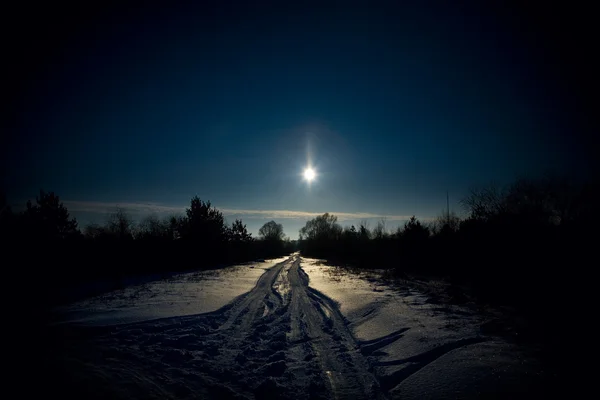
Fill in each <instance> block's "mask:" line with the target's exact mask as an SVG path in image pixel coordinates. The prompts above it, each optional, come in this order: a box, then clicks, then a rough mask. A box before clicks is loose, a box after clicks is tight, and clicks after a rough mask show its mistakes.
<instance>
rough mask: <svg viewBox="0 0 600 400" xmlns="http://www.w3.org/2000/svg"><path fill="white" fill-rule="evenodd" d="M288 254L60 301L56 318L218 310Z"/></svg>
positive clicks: (109, 320) (110, 321) (128, 319)
mask: <svg viewBox="0 0 600 400" xmlns="http://www.w3.org/2000/svg"><path fill="white" fill-rule="evenodd" d="M286 259H287V257H284V258H278V259H272V260H265V261H263V262H254V263H246V264H241V265H234V266H230V267H226V268H220V269H214V270H205V271H196V272H187V273H181V274H177V275H174V276H172V277H170V278H168V279H162V280H154V281H150V282H143V283H140V284H133V285H130V286H127V287H125V288H123V289H120V290H115V291H112V292H109V293H105V294H102V295H99V296H95V297H92V298H89V299H85V300H81V301H78V302H76V303H73V304H69V305H66V306H62V307H57V308H56V309H55V310H54V314H55V322H57V323H58V322H61V323H65V322H68V323H77V324H82V325H116V324H123V323H132V322H139V321H146V320H152V319H157V318H167V317H176V316H185V315H193V314H202V313H207V312H211V311H215V310H217V309H219V308H221V307H223V306H224V305H225V304H227V303H229V302H230V301H232V300H233V299H234V298H236V297H237V296H239V295H241V294H244V293H247V292H249V291H250V290H251V289H252V288H253V287H254V286H255V285H256V281H257V280H258V278H260V276H261V275H262V274H263V273H264V272H265V270H267V269H269V268H271V267H273V265H275V264H277V263H279V262H282V261H284V260H286Z"/></svg>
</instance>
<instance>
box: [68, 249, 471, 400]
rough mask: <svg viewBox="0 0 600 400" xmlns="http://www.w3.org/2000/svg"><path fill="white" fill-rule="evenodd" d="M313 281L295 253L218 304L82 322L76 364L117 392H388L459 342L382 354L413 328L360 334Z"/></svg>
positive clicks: (71, 351)
mask: <svg viewBox="0 0 600 400" xmlns="http://www.w3.org/2000/svg"><path fill="white" fill-rule="evenodd" d="M308 283H309V279H308V275H307V274H306V273H305V272H304V270H303V269H302V268H301V266H300V257H299V256H297V255H294V256H292V257H290V258H289V259H288V260H286V261H284V262H282V263H279V264H277V265H275V266H273V267H272V268H270V269H269V270H267V271H266V272H265V273H264V274H263V275H262V276H261V277H260V278H259V279H258V281H257V283H256V285H255V287H254V288H253V289H252V290H251V291H250V292H248V293H246V294H245V295H242V296H240V297H238V298H237V299H235V300H234V301H232V302H231V303H229V304H228V305H226V306H224V307H223V308H221V309H219V310H217V311H214V312H211V313H207V314H200V315H194V316H185V317H173V318H165V319H161V320H154V321H145V322H140V323H134V324H127V325H121V326H116V327H112V328H103V329H97V330H93V329H92V330H88V331H85V330H83V331H82V330H77V331H73V332H75V333H73V332H72V335H71V336H70V339H71V341H70V345H69V346H67V347H68V348H65V349H64V350H65V353H64V357H65V359H68V360H76V361H77V362H76V363H75V364H74V365H77V368H78V369H79V370H77V374H83V375H84V376H86V379H88V380H89V379H92V378H90V376H91V375H96V376H101V377H103V380H100V381H99V380H95V381H94V380H93V379H92V382H94V383H92V384H90V383H87V384H86V387H85V388H84V389H85V390H89V391H93V390H94V389H93V388H94V387H97V386H102V385H104V386H105V387H106V385H108V386H110V388H111V393H110V397H115V398H132V397H133V398H148V397H152V395H151V394H153V393H157V394H158V393H160V396H158V395H157V397H159V398H169V397H171V398H190V399H191V398H198V397H200V398H257V399H259V398H295V399H313V398H336V399H346V398H352V399H361V398H365V399H366V398H369V399H370V398H375V399H377V398H380V399H381V398H386V397H387V396H386V393H387V391H388V390H390V389H392V388H393V387H395V386H396V385H397V384H398V383H399V382H401V381H403V380H404V379H406V378H407V377H408V376H409V375H410V374H412V373H414V372H416V371H418V369H420V367H422V366H425V365H426V364H428V363H430V362H433V361H434V360H435V359H437V358H438V357H440V356H441V355H443V353H445V352H447V351H450V350H452V349H453V347H452V346H451V345H450V346H448V347H444V348H443V349H439V350H437V351H434V352H430V353H427V354H423V355H422V356H421V358H415V359H410V360H398V361H390V362H377V360H376V358H375V357H374V355H375V352H376V350H378V349H380V348H383V347H385V346H387V345H389V344H391V343H393V342H395V341H396V340H399V339H401V338H402V337H403V332H405V331H406V330H407V329H408V328H404V329H401V330H399V331H396V332H393V333H391V334H389V335H386V336H383V337H381V338H378V339H375V340H370V341H363V342H360V341H357V340H355V338H354V336H353V335H352V332H351V330H350V328H349V325H348V323H347V321H346V320H345V318H344V317H343V315H342V314H341V313H340V311H339V307H338V305H337V304H336V303H335V302H334V301H333V300H331V299H330V298H328V297H327V296H325V295H323V294H322V293H320V292H319V291H317V290H315V289H313V288H311V287H309V285H308ZM84 331H85V332H84ZM470 343H471V342H469V341H466V342H464V343H462V342H461V343H459V344H457V345H466V344H470ZM398 364H407V366H409V368H407V369H405V370H403V372H398V373H395V374H392V375H388V376H382V377H380V379H379V380H378V379H377V377H376V376H375V375H374V373H373V371H374V370H377V369H378V368H379V367H382V366H385V365H398ZM82 365H83V366H85V365H93V366H94V367H93V371H92V370H89V371H88V373H87V375H86V371H85V369H84V368H81V366H82ZM72 367H73V365H71V368H72ZM374 367H375V368H374ZM68 368H69V366H67V367H65V369H68ZM77 368H75V369H77ZM142 378H143V379H142ZM67 379H69V378H67ZM380 382H381V384H380ZM132 383H133V384H134V386H135V391H134V392H133V393H134V394H132V390H131V385H132ZM94 385H96V386H94ZM123 388H125V389H123ZM85 390H84V393H85ZM136 394H137V395H136ZM142 394H143V395H142Z"/></svg>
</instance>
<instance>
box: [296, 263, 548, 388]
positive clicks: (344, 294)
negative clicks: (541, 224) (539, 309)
mask: <svg viewBox="0 0 600 400" xmlns="http://www.w3.org/2000/svg"><path fill="white" fill-rule="evenodd" d="M302 268H303V269H304V271H306V273H307V274H308V276H309V278H310V286H311V287H314V288H315V289H316V290H318V291H319V292H321V293H323V294H324V295H326V296H327V297H329V298H331V299H332V300H334V301H335V302H337V303H338V304H339V309H340V311H341V313H342V314H343V315H344V316H345V317H346V319H347V322H348V326H349V327H350V328H351V329H352V332H353V333H354V336H355V338H356V339H357V341H358V343H359V344H361V345H362V346H361V351H362V352H363V354H366V355H367V358H368V359H369V361H370V364H371V365H372V366H373V367H374V370H375V372H376V375H377V377H378V380H379V382H380V384H381V386H382V387H383V389H384V390H385V391H388V394H389V395H391V397H392V398H403V399H405V398H415V399H416V398H424V397H433V398H456V397H461V398H462V397H468V398H474V397H480V396H484V397H487V396H494V397H505V396H506V397H515V396H517V395H518V394H519V393H520V394H521V395H522V396H527V393H526V392H525V393H523V381H525V382H528V384H529V385H531V390H532V391H533V390H535V389H534V388H539V387H540V386H541V385H542V384H543V383H542V379H543V378H544V374H543V369H542V367H541V365H540V363H539V362H538V361H536V359H535V358H534V357H532V356H531V355H530V354H529V352H527V351H525V350H524V349H520V348H519V347H517V346H516V345H513V344H510V343H508V342H507V341H505V340H503V339H502V338H500V337H494V336H486V335H484V334H483V333H482V329H481V327H482V325H484V324H486V323H489V321H490V317H489V316H485V315H481V314H479V313H476V312H474V311H473V310H470V309H469V308H467V307H461V306H457V305H443V306H441V305H439V304H432V303H430V302H429V301H428V300H429V299H428V297H427V296H425V295H424V294H422V293H420V292H418V291H416V290H414V289H411V288H410V287H407V286H404V287H393V286H390V285H389V284H386V283H384V280H383V279H382V278H381V276H382V271H362V272H358V273H348V271H347V270H345V269H342V268H339V267H335V266H328V265H323V263H322V262H321V261H319V260H314V259H305V258H303V259H302ZM532 393H535V391H533V392H532Z"/></svg>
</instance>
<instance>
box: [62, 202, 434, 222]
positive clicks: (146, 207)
mask: <svg viewBox="0 0 600 400" xmlns="http://www.w3.org/2000/svg"><path fill="white" fill-rule="evenodd" d="M64 204H65V206H66V207H67V208H68V209H69V211H72V212H76V213H82V212H85V213H96V214H106V213H110V212H112V211H114V210H115V209H116V208H117V207H120V208H122V209H124V210H125V211H127V212H129V213H131V214H144V215H146V214H182V213H184V212H185V209H186V207H184V206H181V207H176V206H165V205H161V204H156V203H110V202H96V201H64ZM217 208H218V209H219V210H220V211H221V212H222V213H223V214H224V215H225V216H228V217H240V218H241V217H245V218H262V219H310V218H314V217H317V216H319V215H323V214H324V213H325V211H324V212H309V211H294V210H247V209H232V208H219V207H217ZM329 213H330V214H333V215H335V216H337V217H338V220H339V221H346V220H361V219H381V218H384V219H385V220H387V221H405V220H408V219H410V217H411V215H384V214H374V213H365V212H355V213H349V212H335V211H333V212H329ZM419 219H421V220H429V219H431V218H422V217H419Z"/></svg>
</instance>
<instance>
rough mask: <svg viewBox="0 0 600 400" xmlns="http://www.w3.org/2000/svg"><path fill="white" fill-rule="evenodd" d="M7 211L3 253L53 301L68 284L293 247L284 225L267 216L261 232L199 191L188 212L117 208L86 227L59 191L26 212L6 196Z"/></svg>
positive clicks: (2, 206)
mask: <svg viewBox="0 0 600 400" xmlns="http://www.w3.org/2000/svg"><path fill="white" fill-rule="evenodd" d="M0 210H1V211H0V239H1V242H2V243H3V247H4V248H5V249H6V251H5V254H4V257H3V258H4V260H12V261H13V262H14V264H15V265H14V266H11V267H10V268H12V269H13V270H17V271H18V272H20V274H19V275H21V276H22V275H29V276H31V277H33V278H34V279H35V281H37V282H40V283H41V285H40V288H37V289H36V290H38V291H42V292H45V293H46V295H47V298H48V301H51V302H60V301H66V300H69V298H67V297H68V296H66V291H63V289H66V288H67V287H70V286H73V285H76V284H79V283H82V282H91V281H94V280H98V279H108V280H111V281H119V279H120V278H122V277H126V276H130V275H136V274H148V273H158V274H162V275H164V274H166V273H169V272H179V271H184V270H191V269H202V268H208V267H218V266H222V265H228V264H232V263H238V262H245V261H251V260H256V259H263V258H270V257H277V256H281V255H284V254H289V253H291V252H292V251H293V246H294V243H292V242H291V241H289V240H286V239H285V235H284V233H283V226H282V225H281V224H277V223H275V222H274V221H270V222H267V223H266V224H264V226H263V227H262V228H261V229H260V231H259V238H258V239H255V238H253V237H252V234H250V233H249V232H248V230H247V228H246V225H245V224H244V223H243V222H242V221H241V220H239V219H236V220H235V221H233V222H232V223H231V224H227V223H226V221H225V217H224V215H223V213H222V212H221V211H219V210H218V209H217V208H215V207H214V206H213V205H212V204H211V203H210V201H206V202H205V201H202V200H201V199H200V198H198V197H197V196H196V197H193V198H192V199H191V201H190V206H189V207H188V208H187V209H186V211H185V214H184V215H173V216H170V217H166V218H159V217H158V216H156V215H149V216H146V217H145V218H143V219H142V220H141V221H139V222H136V221H134V220H133V218H132V217H131V216H130V215H129V214H127V212H126V211H125V210H124V209H121V208H117V209H115V210H114V212H113V213H111V214H110V215H109V216H108V219H107V221H106V223H105V224H103V225H98V224H91V225H88V226H86V227H85V228H84V229H83V231H82V230H80V228H79V226H78V223H77V221H76V219H75V218H72V217H71V216H70V214H69V211H68V210H67V208H66V207H65V205H64V204H63V203H62V202H61V201H60V199H59V197H58V196H57V195H56V194H55V193H53V192H44V191H40V194H39V196H37V197H36V200H35V203H33V202H31V201H28V202H27V204H26V208H25V210H23V211H22V212H14V211H13V210H12V209H11V208H10V207H9V205H8V204H7V200H6V197H5V196H4V195H2V196H0ZM61 292H64V293H61ZM63 294H64V295H63Z"/></svg>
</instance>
